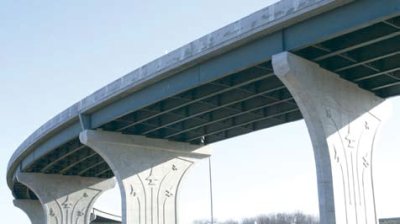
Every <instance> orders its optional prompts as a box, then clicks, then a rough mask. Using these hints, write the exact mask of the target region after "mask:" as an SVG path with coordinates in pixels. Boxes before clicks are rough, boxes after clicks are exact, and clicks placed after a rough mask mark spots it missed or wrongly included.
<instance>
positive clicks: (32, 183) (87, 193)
mask: <svg viewBox="0 0 400 224" xmlns="http://www.w3.org/2000/svg"><path fill="white" fill-rule="evenodd" d="M17 180H18V181H19V182H20V183H23V184H24V185H26V186H27V187H29V188H30V189H31V190H32V191H33V192H34V193H35V194H36V196H37V197H38V198H39V200H40V202H41V204H42V206H43V209H44V216H45V219H46V223H48V224H89V223H90V214H91V211H92V207H93V204H94V202H95V201H96V199H97V198H98V197H99V196H100V194H101V193H102V192H103V191H105V190H108V189H111V188H113V187H114V185H115V181H114V180H113V179H101V178H90V177H78V176H62V175H55V174H42V173H18V174H17Z"/></svg>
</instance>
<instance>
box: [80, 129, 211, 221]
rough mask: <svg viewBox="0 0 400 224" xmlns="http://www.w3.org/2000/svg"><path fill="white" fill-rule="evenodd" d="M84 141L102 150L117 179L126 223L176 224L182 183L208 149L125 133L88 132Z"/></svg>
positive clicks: (123, 218)
mask: <svg viewBox="0 0 400 224" xmlns="http://www.w3.org/2000/svg"><path fill="white" fill-rule="evenodd" d="M80 140H81V142H82V143H83V144H85V145H87V146H89V147H90V148H92V149H93V150H94V151H96V152H97V153H99V154H100V155H101V156H102V157H103V158H104V160H105V161H106V162H107V163H108V165H109V166H110V167H111V169H112V170H113V172H114V174H115V177H116V178H117V181H118V184H119V187H120V191H121V202H122V223H124V224H144V223H153V224H176V223H177V222H178V221H177V194H178V187H179V184H180V182H181V180H182V178H183V176H184V174H185V173H186V172H187V170H188V169H189V168H190V167H191V166H192V165H193V163H194V162H195V161H196V160H198V159H202V158H206V157H208V156H210V152H209V150H208V148H206V147H202V148H199V147H198V146H194V145H190V144H186V143H176V142H170V141H166V140H158V139H149V138H146V137H143V136H132V135H123V134H119V133H113V132H104V131H84V132H82V133H81V134H80Z"/></svg>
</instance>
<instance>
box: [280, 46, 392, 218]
mask: <svg viewBox="0 0 400 224" xmlns="http://www.w3.org/2000/svg"><path fill="white" fill-rule="evenodd" d="M272 64H273V68H274V72H275V74H276V75H277V76H278V77H279V79H280V80H281V81H282V82H283V83H284V84H285V86H286V87H287V88H288V89H289V91H290V93H291V94H292V95H293V98H294V99H295V101H296V103H297V105H298V106H299V108H300V111H301V113H302V114H303V117H304V120H305V122H306V124H307V128H308V131H309V133H310V136H311V140H312V144H313V147H314V155H315V161H316V169H317V179H318V194H319V209H320V219H321V223H322V224H334V223H336V224H361V223H362V224H367V223H368V224H372V223H378V222H377V217H376V212H375V199H374V189H373V177H372V153H373V145H374V142H375V136H376V133H377V130H378V128H379V126H380V125H381V123H382V121H383V120H384V119H385V118H386V117H387V114H388V111H390V107H389V108H388V106H389V105H388V104H387V103H386V102H385V101H384V100H383V99H381V98H379V97H377V96H375V95H373V94H372V93H370V92H368V91H365V90H363V89H361V88H359V87H358V86H357V85H355V84H353V83H350V82H348V81H346V80H344V79H341V78H340V76H339V75H337V74H334V73H332V72H329V71H327V70H325V69H323V68H321V67H319V65H318V64H315V63H313V62H310V61H308V60H306V59H303V58H300V57H298V56H296V55H293V54H291V53H287V52H284V53H281V54H278V55H275V56H274V57H273V59H272Z"/></svg>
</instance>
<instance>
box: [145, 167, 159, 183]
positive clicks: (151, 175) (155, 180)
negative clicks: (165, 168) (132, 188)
mask: <svg viewBox="0 0 400 224" xmlns="http://www.w3.org/2000/svg"><path fill="white" fill-rule="evenodd" d="M145 180H147V181H148V185H149V186H155V185H157V182H158V179H157V178H156V177H155V176H154V175H153V168H151V169H150V174H149V176H148V177H146V179H145Z"/></svg>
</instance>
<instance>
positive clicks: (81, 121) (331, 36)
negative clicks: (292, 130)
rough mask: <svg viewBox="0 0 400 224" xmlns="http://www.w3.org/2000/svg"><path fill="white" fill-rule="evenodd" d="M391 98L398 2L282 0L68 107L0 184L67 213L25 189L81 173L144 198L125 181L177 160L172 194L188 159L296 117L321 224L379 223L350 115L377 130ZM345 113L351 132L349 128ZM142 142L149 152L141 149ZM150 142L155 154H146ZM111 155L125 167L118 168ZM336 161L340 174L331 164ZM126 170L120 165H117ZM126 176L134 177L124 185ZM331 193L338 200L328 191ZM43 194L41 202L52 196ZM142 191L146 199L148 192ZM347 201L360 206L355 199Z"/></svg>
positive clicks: (18, 154) (30, 142) (398, 78)
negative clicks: (306, 137)
mask: <svg viewBox="0 0 400 224" xmlns="http://www.w3.org/2000/svg"><path fill="white" fill-rule="evenodd" d="M303 73H307V74H311V75H310V76H309V78H305V79H304V78H303V76H302V75H299V74H303ZM318 74H328V75H318ZM304 77H306V76H304ZM399 94H400V0H382V1H376V0H282V1H280V2H278V3H276V4H274V5H272V6H269V7H266V8H264V9H261V10H260V11H258V12H255V13H253V14H251V15H249V16H247V17H245V18H243V19H241V20H239V21H236V22H234V23H232V24H230V25H228V26H226V27H223V28H221V29H219V30H217V31H215V32H213V33H210V34H208V35H206V36H204V37H202V38H200V39H198V40H195V41H193V42H191V43H189V44H187V45H185V46H183V47H181V48H179V49H177V50H175V51H173V52H171V53H169V54H167V55H164V56H162V57H160V58H158V59H156V60H154V61H152V62H150V63H149V64H146V65H144V66H142V67H140V68H138V69H137V70H135V71H133V72H131V73H129V74H127V75H125V76H123V77H122V78H120V79H118V80H116V81H114V82H112V83H110V84H109V85H107V86H105V87H103V88H101V89H100V90H98V91H96V92H95V93H93V94H92V95H90V96H88V97H86V98H84V99H83V100H81V101H80V102H78V103H76V104H74V105H72V106H71V107H69V108H67V109H66V110H65V111H63V112H62V113H60V114H58V115H57V116H55V117H54V118H52V119H51V120H49V121H48V122H47V123H45V124H44V125H43V126H42V127H40V128H39V129H38V130H37V131H35V132H34V133H33V134H32V135H31V136H29V137H28V138H27V139H26V140H25V141H24V142H23V143H22V144H21V145H20V146H19V148H18V149H17V150H16V151H15V153H14V154H13V156H12V158H11V159H10V162H9V164H8V173H7V182H8V186H9V188H10V189H11V191H12V193H13V195H14V197H15V198H16V200H38V199H40V202H41V203H42V205H43V204H45V205H43V206H44V207H45V216H46V217H47V222H48V223H52V222H50V221H49V220H50V219H51V218H50V217H57V216H59V215H61V214H63V212H65V211H64V210H63V209H61V210H60V214H58V213H57V214H56V212H55V211H54V210H53V213H52V212H51V211H52V210H51V208H52V206H53V205H50V204H46V203H44V200H42V199H41V198H42V197H43V196H42V195H41V194H43V193H41V192H40V190H38V189H34V188H35V186H36V187H38V186H39V185H37V184H36V185H35V184H33V183H31V182H34V180H37V179H40V180H41V181H42V182H41V183H47V182H46V181H47V179H49V181H50V182H54V181H52V180H54V179H53V177H54V178H56V179H57V178H58V179H60V180H59V182H60V183H61V182H63V181H62V179H63V178H70V179H68V181H71V182H73V181H74V178H78V179H79V181H81V182H80V183H81V185H79V186H78V185H76V187H75V188H76V189H86V187H87V186H86V187H85V184H82V180H84V179H88V180H89V179H90V181H89V182H88V184H89V185H90V186H94V185H96V184H97V185H96V186H100V185H101V186H104V188H103V187H99V188H98V189H97V191H98V192H100V193H101V192H102V191H103V190H106V189H108V188H110V187H112V186H111V185H112V184H111V183H108V182H107V181H110V179H109V178H112V177H114V176H116V179H117V182H118V184H119V186H120V188H121V191H122V194H123V195H122V197H123V198H124V197H127V195H128V194H131V195H135V196H136V195H137V194H142V193H143V192H142V193H137V192H136V191H135V188H136V184H139V185H140V184H143V179H146V180H148V181H149V186H153V185H151V183H155V182H156V180H157V181H159V180H158V179H159V178H158V179H157V178H154V179H152V173H153V168H154V167H158V166H159V165H160V164H164V165H165V164H167V165H165V166H164V165H163V167H164V168H159V170H160V171H154V173H158V176H163V177H165V175H164V174H163V173H164V172H165V171H162V170H164V169H165V167H167V166H168V167H169V166H171V167H173V168H172V170H174V171H176V170H178V171H180V170H181V169H177V167H176V166H178V167H179V166H181V167H182V172H181V173H179V174H176V177H174V178H172V177H171V180H170V181H171V184H172V183H173V182H174V181H175V182H174V184H172V185H171V186H174V187H173V189H172V188H171V192H169V193H170V195H169V194H168V193H166V195H167V196H166V197H168V198H169V197H174V196H173V195H175V192H176V191H177V187H178V185H179V182H180V178H181V176H182V175H183V174H184V173H185V172H186V170H187V169H188V168H189V167H190V166H191V164H192V163H193V162H195V161H196V160H198V159H201V158H204V157H207V156H208V155H209V152H207V151H206V150H205V148H206V147H204V146H206V145H210V144H212V143H215V142H218V141H221V140H225V139H228V138H232V137H235V136H238V135H242V134H245V133H249V132H252V131H256V130H260V129H264V128H270V127H273V126H276V125H280V124H284V123H287V122H291V121H296V120H299V119H303V118H304V119H305V120H306V123H307V126H308V128H309V131H310V135H311V138H312V141H313V145H314V151H315V155H316V164H317V177H318V186H319V196H320V213H321V221H322V223H345V222H344V221H343V220H346V223H355V222H354V221H355V220H357V223H372V222H371V221H366V220H375V222H376V220H377V218H376V214H374V215H372V216H370V215H367V213H368V214H372V213H373V212H374V211H375V210H374V204H373V203H374V202H373V191H372V190H371V189H364V190H360V186H361V185H362V186H364V184H365V185H368V186H369V185H372V178H367V179H368V180H367V179H362V177H361V173H363V174H362V175H364V169H366V170H367V171H366V173H367V174H366V175H367V176H368V175H369V174H370V173H369V172H370V164H371V162H372V159H371V156H370V154H371V153H372V152H371V150H372V144H373V139H374V134H373V135H372V134H371V136H369V137H365V138H364V139H367V140H365V142H367V143H365V144H364V143H363V144H364V145H363V144H361V143H360V142H363V141H364V140H360V139H361V137H354V136H353V135H360V136H362V135H363V134H362V133H364V132H363V131H360V130H358V123H359V122H361V121H359V118H362V119H364V114H367V116H369V117H368V118H365V119H364V120H365V121H362V122H364V123H365V124H364V126H365V129H366V130H370V129H372V130H375V129H377V128H378V126H379V123H380V122H381V120H383V119H384V115H382V117H381V115H380V113H383V112H381V111H384V109H380V108H381V104H384V103H383V102H384V99H386V98H390V97H393V96H397V95H399ZM309 99H312V100H309ZM321 108H322V109H321ZM376 108H377V109H376ZM320 109H321V110H320ZM385 110H386V109H385ZM322 114H324V115H322ZM353 121H355V122H356V123H357V124H356V125H355V126H357V128H355V129H356V131H355V132H357V133H355V134H353V133H350V132H351V131H350V129H351V128H350V127H352V126H353V125H352V122H353ZM329 122H330V123H329ZM335 125H336V127H333V126H335ZM332 128H333V129H334V130H333V129H332ZM342 129H343V130H342ZM347 129H348V130H347ZM352 129H353V128H352ZM345 132H348V133H347V134H348V135H346V134H343V133H345ZM319 133H325V135H324V136H320V134H319ZM335 133H337V135H338V136H336V137H335ZM374 133H376V130H375V132H374ZM331 136H334V137H331ZM335 138H336V139H335ZM336 141H337V142H342V144H341V146H340V147H343V148H346V147H348V148H349V149H350V148H357V150H358V148H360V147H361V146H362V147H365V148H367V149H365V150H366V151H363V153H362V155H361V152H360V154H358V151H357V155H356V153H355V152H354V155H353V154H352V153H351V152H349V154H347V151H346V150H344V152H342V154H341V156H339V155H338V154H340V153H338V149H337V147H338V146H335V144H334V142H336ZM104 145H106V147H105V146H104ZM116 145H118V146H116ZM127 145H128V146H130V147H131V148H132V147H133V148H135V149H136V148H139V149H140V150H142V151H140V150H139V151H140V153H139V154H140V156H139V155H138V154H133V155H130V151H135V150H132V149H129V147H128V148H126V147H127ZM114 146H115V147H117V148H118V149H115V148H113V147H114ZM359 146H360V147H359ZM362 147H361V148H362ZM368 148H369V150H370V151H368ZM143 149H144V150H143ZM146 150H148V151H149V152H151V153H150V154H149V155H145V154H146V153H145V152H146ZM154 150H155V151H157V152H159V151H163V152H162V153H160V154H159V155H155V154H157V153H154ZM115 155H119V156H120V155H124V156H125V158H126V159H129V160H128V161H134V162H135V163H134V162H132V164H133V165H132V164H130V165H127V164H125V163H123V162H121V164H118V163H116V162H115V160H116V159H118V158H114V157H115ZM157 156H158V157H157ZM350 156H351V159H350ZM353 156H354V157H356V158H354V164H353ZM154 158H156V159H154ZM177 158H178V161H176V159H177ZM120 159H121V158H120ZM345 159H346V163H345V164H341V162H340V161H344V160H345ZM144 160H145V161H148V162H142V161H144ZM169 161H173V162H171V164H169ZM334 161H336V163H338V164H339V165H340V166H341V169H342V171H341V172H342V174H336V172H339V173H340V170H339V171H335V170H334V169H335V168H332V167H333V166H334V165H332V164H333V163H334ZM143 163H145V164H143ZM137 164H140V165H137ZM176 164H179V165H176ZM359 164H360V166H359ZM124 167H128V168H129V171H125V170H124V171H123V172H122V171H121V169H124ZM138 167H140V168H138ZM362 167H364V168H362ZM154 169H155V170H157V169H156V168H154ZM343 169H344V171H343ZM358 169H360V171H359V170H358ZM361 169H363V170H362V171H361ZM354 170H357V171H354ZM118 171H121V172H118ZM352 172H353V173H352ZM354 172H355V173H354ZM358 172H360V177H359V176H358ZM138 173H143V176H142V177H140V175H138ZM135 175H136V176H137V178H136V179H135V180H131V182H129V181H127V179H129V177H131V176H135ZM337 175H338V176H337ZM48 177H51V178H48ZM147 178H148V179H147ZM172 179H173V180H172ZM336 179H341V180H340V182H337V183H340V184H342V182H343V186H344V187H343V189H341V187H338V186H336V185H337V183H336V182H335V180H336ZM79 181H78V182H79ZM138 181H142V183H137V182H138ZM338 181H339V180H338ZM361 181H365V182H368V183H364V182H363V183H362V184H361V183H360V182H361ZM56 182H57V181H56ZM103 182H104V183H103ZM105 182H107V183H105ZM128 182H129V183H128ZM144 182H146V181H144ZM369 182H371V183H369ZM98 183H100V185H98ZM351 185H355V186H356V185H357V187H354V188H353V186H351ZM132 186H133V187H132ZM157 186H158V185H157ZM54 187H55V189H58V188H59V186H58V185H55V186H54ZM63 188H65V191H66V192H68V193H65V196H67V195H69V193H71V190H70V189H69V188H68V187H63ZM153 188H154V187H150V188H149V189H153ZM339 188H340V190H339ZM357 188H358V189H357ZM367 188H368V187H367ZM146 189H147V188H146ZM157 189H158V190H160V189H161V188H160V187H159V186H158V188H157ZM336 189H338V191H337V192H341V194H342V193H343V191H344V193H343V194H344V195H345V196H344V197H342V198H337V197H339V196H338V194H337V193H336V195H334V194H333V192H336ZM163 190H164V189H163ZM144 191H145V190H144ZM165 191H168V190H165ZM352 192H356V193H352ZM100 193H99V194H100ZM85 194H86V193H85ZM99 194H94V195H93V196H90V195H87V194H86V196H85V197H88V198H92V199H93V200H88V201H89V202H88V203H89V204H87V206H89V205H90V206H91V205H92V204H90V203H93V202H94V201H95V198H97V197H98V195H99ZM353 194H354V195H353ZM361 194H364V196H365V195H370V196H371V198H370V196H365V197H362V196H361ZM168 195H169V196H168ZM46 197H47V198H48V201H47V202H51V197H53V196H51V195H50V196H49V195H47V196H46ZM141 197H142V199H140V200H146V199H147V197H148V195H147V193H143V195H142V196H141ZM67 198H73V197H72V196H71V197H67ZM77 200H78V199H77ZM140 200H139V199H138V201H140ZM148 200H150V199H148ZM151 200H153V199H151ZM352 201H353V202H352ZM356 201H359V202H360V206H354V202H356ZM368 201H370V202H368ZM123 203H125V204H132V203H133V202H130V201H124V200H123ZM135 203H136V202H135ZM338 203H342V205H346V206H341V207H345V208H346V209H345V210H343V211H341V212H338V210H342V209H339V207H338V206H339V205H338ZM55 204H57V203H55ZM60 204H62V203H60ZM67 204H68V203H67ZM46 206H47V207H46ZM54 206H55V205H54ZM90 206H89V207H90ZM130 206H133V207H129V206H128V207H127V208H125V207H123V210H124V209H125V210H126V211H124V213H123V222H125V223H134V222H135V221H133V220H139V221H138V223H142V222H144V221H143V220H148V219H149V220H150V219H151V220H153V219H155V218H154V217H156V215H155V214H154V216H153V214H151V215H149V214H147V213H146V211H147V209H144V210H143V207H142V208H140V209H139V208H137V206H136V205H130ZM135 206H136V207H135ZM152 206H153V205H151V206H150V207H152ZM154 206H156V205H154ZM174 206H175V205H174V203H172V205H171V207H172V209H171V210H174V209H175V207H174ZM371 206H372V207H371ZM61 207H62V206H61ZM66 207H68V206H66ZM353 207H354V208H353ZM129 209H130V210H135V209H136V210H138V209H139V210H140V211H139V212H137V213H138V214H143V215H141V216H140V215H139V216H140V217H136V215H132V214H128V213H129V211H128V210H129ZM156 209H159V208H156ZM136 210H135V211H136ZM142 210H143V211H142ZM88 211H89V210H88ZM167 213H168V212H166V213H165V214H167ZM83 214H84V215H85V214H86V213H85V212H83ZM168 214H169V213H168ZM52 215H53V216H52ZM65 216H68V215H65ZM167 216H173V218H171V219H169V220H170V221H165V220H163V221H164V222H166V223H168V222H171V223H173V222H175V218H174V217H175V215H173V213H171V214H170V215H167ZM364 216H365V217H364ZM127 217H130V218H127ZM361 217H363V218H361ZM77 220H79V219H77ZM82 220H83V219H82ZM339 220H340V221H339ZM65 222H66V223H70V222H71V220H69V221H66V220H65ZM77 222H78V221H77ZM79 223H85V222H84V221H79ZM160 223H163V222H162V221H160Z"/></svg>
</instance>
